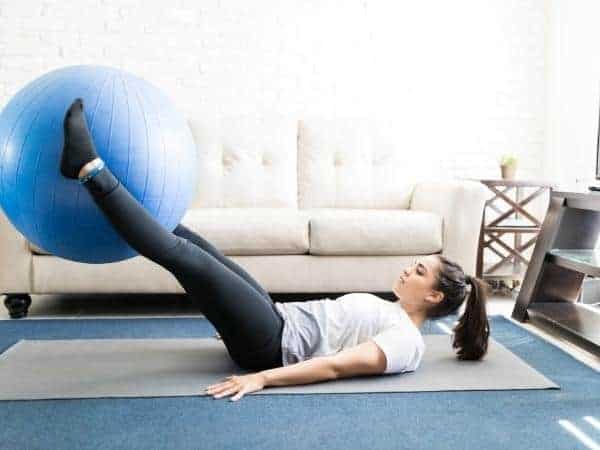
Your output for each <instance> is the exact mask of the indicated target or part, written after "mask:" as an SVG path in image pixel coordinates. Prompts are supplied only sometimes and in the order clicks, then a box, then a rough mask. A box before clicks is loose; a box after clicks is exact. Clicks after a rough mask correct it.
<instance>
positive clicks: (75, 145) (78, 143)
mask: <svg viewBox="0 0 600 450" xmlns="http://www.w3.org/2000/svg"><path fill="white" fill-rule="evenodd" d="M63 126H64V133H65V145H64V147H63V151H62V157H61V161H60V172H61V173H62V174H63V175H64V176H65V177H67V178H77V175H78V174H79V171H80V170H81V168H82V167H83V166H84V165H85V164H87V163H88V162H90V161H92V160H93V159H96V158H97V157H98V154H97V153H96V148H95V147H94V142H93V141H92V137H91V136H90V131H89V130H88V126H87V122H86V120H85V114H84V113H83V102H82V100H81V99H80V98H78V99H76V100H75V101H74V102H73V103H72V104H71V106H70V107H69V110H68V111H67V113H66V114H65V119H64V122H63Z"/></svg>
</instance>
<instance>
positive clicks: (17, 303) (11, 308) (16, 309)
mask: <svg viewBox="0 0 600 450" xmlns="http://www.w3.org/2000/svg"><path fill="white" fill-rule="evenodd" d="M30 305H31V297H30V296H29V294H7V295H6V298H5V299H4V306H6V309H8V314H9V315H10V317H11V319H22V318H23V317H26V316H27V312H28V310H29V306H30Z"/></svg>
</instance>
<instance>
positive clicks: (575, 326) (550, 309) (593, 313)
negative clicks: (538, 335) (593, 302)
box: [527, 302, 600, 352]
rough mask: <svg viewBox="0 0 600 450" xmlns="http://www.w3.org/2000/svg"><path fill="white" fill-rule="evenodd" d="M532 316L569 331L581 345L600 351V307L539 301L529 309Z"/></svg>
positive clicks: (593, 350)
mask: <svg viewBox="0 0 600 450" xmlns="http://www.w3.org/2000/svg"><path fill="white" fill-rule="evenodd" d="M527 311H528V313H529V316H530V319H531V318H534V319H541V320H543V321H545V322H548V323H550V324H551V325H553V326H555V327H559V328H560V329H561V330H563V331H565V332H567V333H568V334H570V335H572V337H573V338H575V339H576V340H577V342H578V344H579V345H582V346H583V347H585V348H586V349H588V350H590V351H592V352H598V351H600V309H599V308H597V307H594V306H589V305H585V304H583V303H571V302H537V303H534V304H532V305H531V306H530V307H529V309H528V310H527Z"/></svg>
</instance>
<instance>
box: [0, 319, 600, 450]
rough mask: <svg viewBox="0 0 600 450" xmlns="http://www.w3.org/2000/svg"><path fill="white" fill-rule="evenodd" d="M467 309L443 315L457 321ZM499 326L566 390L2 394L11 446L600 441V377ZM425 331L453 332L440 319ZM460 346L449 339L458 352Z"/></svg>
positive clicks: (53, 325)
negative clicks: (580, 436) (236, 396)
mask: <svg viewBox="0 0 600 450" xmlns="http://www.w3.org/2000/svg"><path fill="white" fill-rule="evenodd" d="M454 320H456V317H454V316H449V317H446V318H445V319H443V320H440V322H442V323H444V324H445V325H446V326H449V327H450V326H451V324H452V322H453V321H454ZM490 326H491V335H492V336H493V337H494V339H496V340H497V341H498V342H500V343H501V344H503V345H504V346H505V347H507V348H508V349H510V350H511V351H513V352H514V353H515V354H516V355H518V356H519V357H521V358H522V359H523V360H524V361H525V362H527V363H528V364H530V365H531V366H532V367H534V368H536V369H537V370H539V371H540V372H541V373H543V374H544V375H545V376H546V377H548V378H550V379H551V380H553V381H554V382H556V383H557V384H558V385H560V386H561V389H560V390H556V389H554V390H552V389H549V390H511V391H500V390H498V391H451V392H400V393H374V394H363V393H359V394H315V395H268V396H267V395H264V396H263V395H254V396H252V395H250V396H245V397H243V398H242V399H241V400H240V401H238V402H231V401H229V400H228V399H218V400H217V399H213V398H212V397H158V398H134V399H73V400H33V401H31V400H30V401H4V402H0V448H1V449H3V450H4V449H56V450H58V449H107V450H108V449H111V450H113V449H121V448H127V449H143V450H149V449H211V450H216V449H261V450H269V449H282V448H285V449H289V450H292V449H307V448H310V449H312V450H318V449H327V450H331V449H344V450H349V449H361V450H367V449H378V450H382V449H392V448H393V449H432V450H444V449H478V450H486V449H490V450H491V449H502V450H507V449H513V448H518V449H527V448H540V449H542V448H543V449H561V450H565V449H585V448H587V447H585V446H584V445H583V444H582V443H580V441H578V440H577V439H576V438H575V437H574V436H573V435H572V434H571V433H569V432H568V431H567V430H566V429H565V428H563V427H562V426H561V425H560V424H559V423H558V421H559V420H560V419H566V420H568V421H570V422H572V423H573V424H574V425H575V426H576V427H577V428H578V429H580V430H581V431H583V432H584V433H585V434H586V435H587V436H589V437H590V438H592V439H593V440H594V441H595V442H596V443H597V444H598V445H600V430H598V429H595V428H594V427H593V426H592V424H590V423H589V422H587V421H586V420H584V419H583V418H584V417H585V416H593V417H594V418H595V419H596V420H600V376H599V374H598V372H596V371H595V370H593V369H592V368H590V367H588V366H586V365H585V364H582V363H581V362H579V361H577V360H576V359H575V358H573V357H571V356H569V355H568V354H567V353H565V352H563V351H562V350H560V349H559V348H557V347H555V346H553V345H552V344H549V343H548V342H546V341H545V340H543V339H542V338H539V337H537V336H535V335H533V334H531V333H529V332H528V331H526V330H524V329H523V328H521V327H519V326H518V325H515V324H514V323H512V322H511V321H509V320H508V319H506V318H504V317H502V316H491V317H490ZM422 331H423V333H426V334H442V333H443V331H442V330H441V329H440V328H439V327H437V326H436V324H435V323H434V322H427V323H425V324H424V325H423V328H422ZM214 332H215V329H214V328H213V326H212V325H211V324H210V323H209V322H208V321H206V320H205V319H202V318H163V319H160V318H156V319H85V320H75V319H56V320H54V319H50V320H29V319H28V320H22V321H17V320H12V321H11V320H1V321H0V352H2V351H4V350H6V349H7V348H8V347H10V346H11V345H13V344H14V343H15V342H17V341H18V340H19V339H68V338H151V337H156V338H168V337H209V336H212V335H213V334H214ZM451 351H452V349H451V348H450V347H449V348H448V352H451Z"/></svg>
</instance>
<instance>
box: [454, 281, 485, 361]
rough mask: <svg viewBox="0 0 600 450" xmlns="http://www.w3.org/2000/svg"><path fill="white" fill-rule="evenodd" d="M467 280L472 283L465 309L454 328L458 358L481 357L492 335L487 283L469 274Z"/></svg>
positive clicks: (471, 358)
mask: <svg viewBox="0 0 600 450" xmlns="http://www.w3.org/2000/svg"><path fill="white" fill-rule="evenodd" d="M465 282H466V283H467V284H470V285H471V290H470V292H469V294H468V298H467V302H466V305H465V311H464V313H463V315H462V316H461V317H460V318H459V319H458V324H457V325H456V326H455V327H454V328H453V331H454V341H453V342H452V347H453V348H458V349H459V350H458V352H457V355H458V359H460V360H474V359H481V358H482V357H483V355H485V353H486V352H487V348H488V338H489V335H490V324H489V322H488V318H487V311H486V300H487V295H488V292H487V284H486V283H485V282H484V281H483V280H481V279H479V278H477V277H471V276H469V275H466V276H465Z"/></svg>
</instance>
